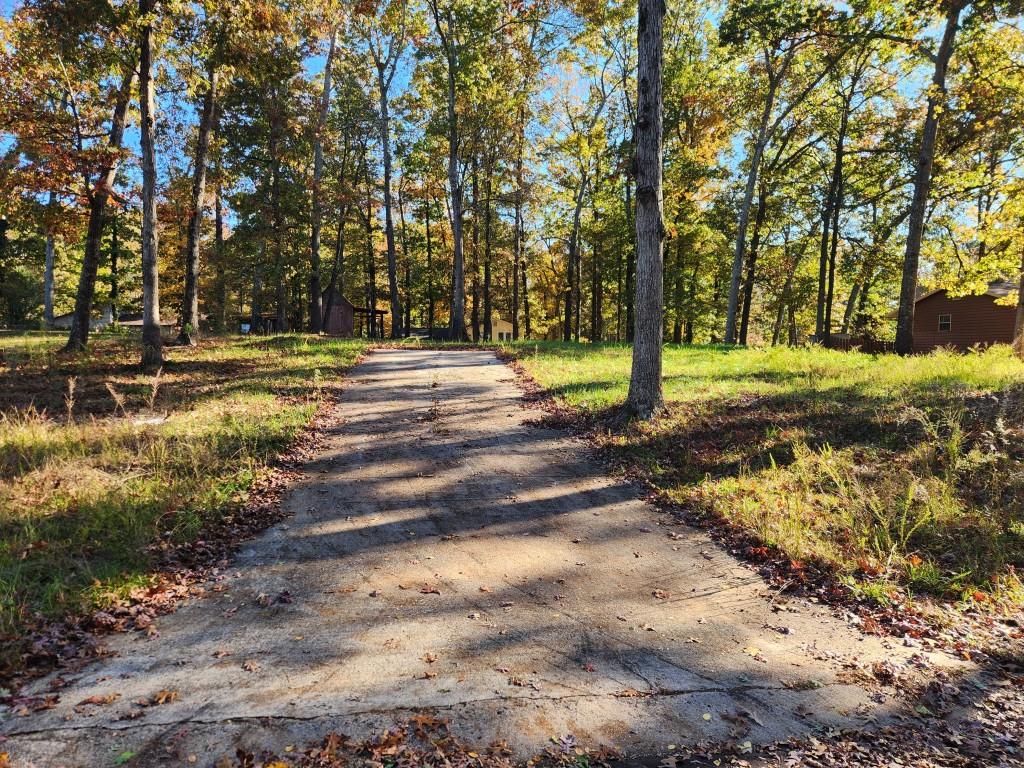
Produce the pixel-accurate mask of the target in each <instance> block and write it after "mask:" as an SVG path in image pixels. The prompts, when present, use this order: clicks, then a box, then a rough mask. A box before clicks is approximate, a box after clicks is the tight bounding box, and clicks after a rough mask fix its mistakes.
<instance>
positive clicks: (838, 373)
mask: <svg viewBox="0 0 1024 768" xmlns="http://www.w3.org/2000/svg"><path fill="white" fill-rule="evenodd" d="M508 349H509V351H510V352H511V353H513V354H515V355H516V356H518V357H519V359H520V361H521V362H522V363H523V365H524V366H525V368H526V369H527V371H528V372H529V373H530V374H531V375H532V376H533V377H534V378H535V379H536V381H537V382H538V383H539V384H541V385H542V386H543V387H545V388H546V389H547V390H549V391H550V392H552V393H553V394H554V395H555V396H556V397H558V398H559V399H560V400H561V401H562V402H563V403H565V404H566V405H568V406H570V407H572V408H574V409H577V411H578V412H579V413H580V414H581V415H582V416H583V417H585V418H587V419H590V420H592V422H593V425H594V426H595V428H596V431H595V433H596V434H598V435H602V437H601V438H600V439H601V441H602V442H603V443H605V444H606V445H608V446H610V447H611V448H612V449H613V450H614V451H615V454H616V455H617V456H618V458H620V459H621V460H623V461H624V462H627V463H629V464H631V465H632V466H634V467H639V468H640V469H642V471H643V472H644V474H645V475H646V476H647V477H648V478H649V479H650V480H651V481H652V482H653V483H654V484H655V486H657V487H658V488H659V489H660V491H661V492H662V493H663V494H664V495H665V496H666V497H667V498H668V499H670V500H672V501H674V502H676V503H678V504H680V505H682V506H683V507H684V508H685V509H686V510H687V511H688V512H689V513H690V514H691V515H693V516H696V517H698V518H704V519H708V520H712V521H715V523H716V524H719V525H721V524H724V525H726V526H728V527H729V528H730V529H731V530H732V531H733V533H734V534H739V536H740V538H741V539H746V540H747V541H749V542H750V543H751V547H750V550H751V551H753V552H755V554H756V553H759V552H760V553H762V554H763V555H764V556H765V557H766V558H769V557H771V558H775V559H781V560H786V559H788V560H789V561H791V563H790V565H791V567H792V569H793V572H794V574H799V573H800V572H801V570H802V569H804V568H810V567H813V568H817V569H820V570H825V571H827V572H830V573H835V574H837V575H838V576H839V577H840V578H841V579H843V580H844V581H846V582H847V583H848V584H849V585H850V586H851V587H852V588H853V589H854V590H855V591H857V592H859V593H861V594H866V595H868V596H869V597H872V598H875V599H878V600H880V601H883V602H884V601H887V600H889V599H891V598H893V597H896V596H897V595H898V594H902V595H906V594H911V595H914V594H930V595H936V596H942V597H945V598H953V599H969V600H975V601H979V602H988V603H993V604H1001V605H1004V606H1009V607H1013V606H1020V605H1021V603H1022V602H1024V589H1022V587H1021V581H1020V579H1019V578H1018V573H1019V570H1020V569H1021V568H1022V567H1024V463H1022V462H1024V363H1021V361H1019V360H1018V359H1017V358H1015V357H1014V356H1013V354H1012V352H1011V350H1010V349H1009V348H1008V347H995V348H991V349H989V350H987V351H984V352H975V353H970V354H963V355H961V354H952V353H947V352H939V353H935V354H930V355H922V356H914V357H909V358H900V357H897V356H894V355H862V354H858V353H844V352H836V351H829V350H822V349H816V348H800V349H789V348H775V349H744V348H724V347H716V346H674V345H668V346H666V347H665V358H664V381H665V395H666V399H667V401H668V404H669V409H668V413H667V415H665V416H664V417H662V418H660V419H658V420H656V421H655V422H654V423H652V424H644V425H639V426H634V427H631V428H629V429H626V430H619V429H615V428H608V425H610V424H611V423H612V422H610V421H605V420H606V418H607V417H608V416H610V415H611V414H612V413H613V412H614V409H615V406H616V405H617V404H618V403H620V402H621V401H622V400H623V399H624V398H625V396H626V393H627V390H628V382H629V373H630V349H629V348H628V347H626V346H624V345H594V346H575V345H563V344H556V343H540V344H535V343H519V344H515V345H511V346H509V348H508Z"/></svg>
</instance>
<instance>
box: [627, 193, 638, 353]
mask: <svg viewBox="0 0 1024 768" xmlns="http://www.w3.org/2000/svg"><path fill="white" fill-rule="evenodd" d="M635 226H636V222H635V220H634V216H633V177H632V176H630V174H628V173H627V174H626V228H627V229H628V230H629V231H631V232H633V233H634V238H633V247H632V248H630V249H628V250H627V251H626V341H628V342H632V341H633V336H634V332H635V330H636V329H635V327H634V326H635V325H636V321H635V318H634V314H635V312H634V304H633V301H634V288H635V282H636V259H637V250H636V248H637V243H636V237H635V233H636V230H635Z"/></svg>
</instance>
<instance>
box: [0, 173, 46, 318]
mask: <svg viewBox="0 0 1024 768" xmlns="http://www.w3.org/2000/svg"><path fill="white" fill-rule="evenodd" d="M56 204H57V195H56V194H55V193H53V192H51V193H50V199H49V202H48V203H47V205H46V214H47V219H48V220H47V222H46V264H45V266H44V267H43V326H44V327H45V328H46V329H47V330H49V329H50V328H52V327H53V268H54V263H55V261H56V255H57V248H56V234H55V233H54V222H53V217H54V214H55V213H56V210H55V209H56ZM0 258H2V257H0Z"/></svg>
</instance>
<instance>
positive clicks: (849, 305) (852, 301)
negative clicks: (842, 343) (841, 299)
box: [842, 282, 860, 333]
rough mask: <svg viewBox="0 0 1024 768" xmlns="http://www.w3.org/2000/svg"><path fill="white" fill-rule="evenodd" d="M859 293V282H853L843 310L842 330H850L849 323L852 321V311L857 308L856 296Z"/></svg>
mask: <svg viewBox="0 0 1024 768" xmlns="http://www.w3.org/2000/svg"><path fill="white" fill-rule="evenodd" d="M859 295H860V283H859V282H855V283H854V284H853V287H852V288H851V289H850V296H849V298H847V300H846V309H845V310H844V311H843V326H842V332H843V333H849V332H850V323H851V322H852V321H853V311H854V310H855V309H856V308H857V297H858V296H859Z"/></svg>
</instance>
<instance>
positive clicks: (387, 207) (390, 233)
mask: <svg viewBox="0 0 1024 768" xmlns="http://www.w3.org/2000/svg"><path fill="white" fill-rule="evenodd" d="M377 85H378V90H379V92H380V101H379V104H380V145H381V154H382V156H383V161H384V162H383V165H384V185H383V193H384V239H385V242H386V244H387V250H388V292H389V294H390V298H391V338H392V339H398V338H401V336H402V304H401V302H400V301H399V298H398V256H397V254H396V253H395V223H394V216H393V214H392V211H391V112H390V104H389V103H388V84H387V82H386V81H385V76H384V63H383V62H381V63H379V64H378V65H377Z"/></svg>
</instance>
